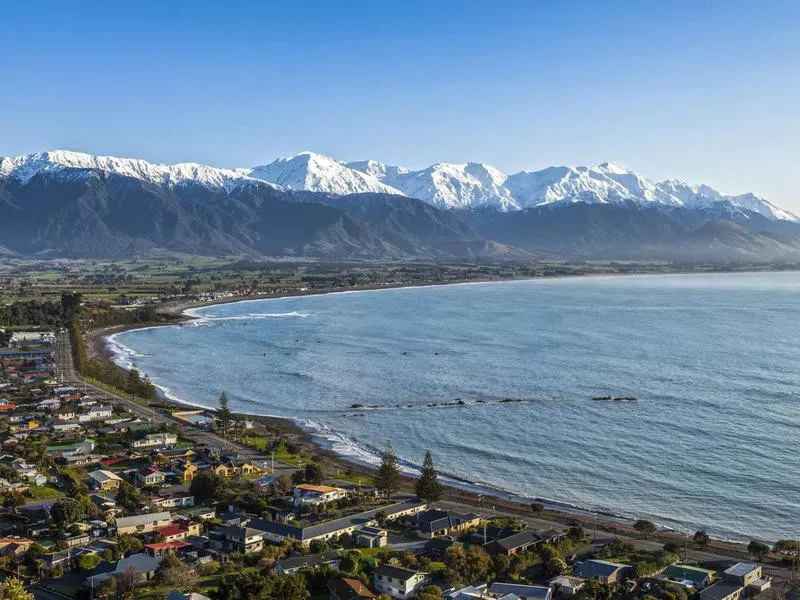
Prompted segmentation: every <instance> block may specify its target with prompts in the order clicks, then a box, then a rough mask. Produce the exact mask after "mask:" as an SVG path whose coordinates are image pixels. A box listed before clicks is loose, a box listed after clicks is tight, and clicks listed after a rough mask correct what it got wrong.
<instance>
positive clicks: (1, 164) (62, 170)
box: [0, 150, 274, 190]
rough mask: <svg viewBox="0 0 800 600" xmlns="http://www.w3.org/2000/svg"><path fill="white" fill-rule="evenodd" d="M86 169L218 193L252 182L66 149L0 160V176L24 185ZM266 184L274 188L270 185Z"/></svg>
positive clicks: (236, 173) (240, 175)
mask: <svg viewBox="0 0 800 600" xmlns="http://www.w3.org/2000/svg"><path fill="white" fill-rule="evenodd" d="M86 170H100V171H106V172H109V173H115V174H117V175H123V176H126V177H133V178H136V179H140V180H142V181H147V182H149V183H154V184H158V185H184V184H187V183H198V184H201V185H203V186H205V187H208V188H212V189H221V190H230V189H231V188H232V187H235V186H239V185H242V184H243V183H246V182H248V181H249V182H255V181H256V180H255V179H252V178H250V177H248V176H247V173H248V171H249V169H218V168H216V167H209V166H206V165H200V164H196V163H180V164H175V165H160V164H153V163H149V162H147V161H146V160H141V159H137V158H117V157H114V156H96V155H93V154H84V153H83V152H70V151H67V150H53V151H51V152H37V153H34V154H27V155H25V156H10V157H0V177H11V178H14V179H16V180H18V181H19V182H21V183H27V182H28V181H30V180H31V179H32V178H33V177H35V176H36V175H39V174H46V175H52V176H56V177H80V176H82V175H83V173H82V172H84V171H86ZM270 185H273V187H274V184H270Z"/></svg>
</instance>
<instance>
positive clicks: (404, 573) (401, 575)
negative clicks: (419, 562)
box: [373, 565, 417, 581]
mask: <svg viewBox="0 0 800 600" xmlns="http://www.w3.org/2000/svg"><path fill="white" fill-rule="evenodd" d="M373 573H374V574H375V575H383V576H385V577H393V578H394V579H400V580H401V581H408V580H409V579H411V578H412V577H413V576H414V575H416V574H417V571H414V570H412V569H404V568H403V567H395V566H393V565H381V566H380V567H378V568H377V569H375V570H374V571H373Z"/></svg>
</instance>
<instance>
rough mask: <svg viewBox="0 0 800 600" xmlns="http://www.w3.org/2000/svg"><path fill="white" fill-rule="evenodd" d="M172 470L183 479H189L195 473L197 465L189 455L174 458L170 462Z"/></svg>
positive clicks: (192, 477)
mask: <svg viewBox="0 0 800 600" xmlns="http://www.w3.org/2000/svg"><path fill="white" fill-rule="evenodd" d="M172 471H173V472H174V473H175V475H176V476H177V477H178V478H179V479H182V480H183V481H191V480H192V479H194V477H195V475H197V471H198V468H197V465H196V464H194V463H193V462H192V461H191V459H190V458H189V457H186V458H184V459H179V460H176V461H174V462H173V463H172Z"/></svg>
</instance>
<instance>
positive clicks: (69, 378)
mask: <svg viewBox="0 0 800 600" xmlns="http://www.w3.org/2000/svg"><path fill="white" fill-rule="evenodd" d="M55 359H56V367H57V375H58V376H59V377H60V379H61V381H62V382H63V384H64V385H74V386H76V387H79V388H81V389H85V390H86V391H87V392H89V393H93V394H96V395H97V396H99V397H102V398H106V399H109V400H110V401H111V402H113V403H114V404H116V405H120V406H123V407H125V409H127V410H128V411H130V412H131V413H133V414H134V415H136V416H138V417H140V418H142V419H145V420H150V421H152V422H154V423H165V424H178V425H181V426H182V427H183V429H184V432H185V434H186V436H187V437H189V438H190V439H192V440H194V441H195V442H197V443H198V444H203V445H206V446H210V447H217V448H221V449H229V450H232V451H235V452H237V453H238V454H239V455H240V456H241V457H243V458H247V459H248V460H251V461H255V462H257V463H259V464H262V465H264V466H266V467H267V468H268V467H269V465H270V457H269V456H268V455H266V454H264V453H261V452H258V451H256V450H253V449H252V448H250V447H248V446H243V445H241V444H238V443H235V442H231V441H229V440H225V439H223V438H222V437H221V436H219V435H217V434H215V433H212V432H210V431H206V430H203V429H200V428H198V427H194V426H191V425H188V424H187V423H185V422H184V421H180V420H178V419H176V418H174V417H172V416H171V415H169V414H165V413H161V412H159V411H157V410H153V409H150V408H147V407H145V406H142V405H141V404H137V403H136V402H134V401H133V400H131V399H130V398H127V397H124V396H119V395H116V394H111V393H109V392H107V391H106V390H104V389H102V388H99V387H97V386H94V385H92V384H90V383H87V382H86V381H85V380H83V379H82V378H81V377H80V376H79V374H78V373H77V371H76V370H75V367H74V364H73V360H72V351H71V342H70V338H69V334H68V333H66V332H62V333H59V334H58V336H57V339H56V357H55ZM295 470H296V467H294V466H292V465H289V464H288V463H284V462H281V461H277V460H276V461H275V475H279V476H280V475H291V474H292V473H293V472H294V471H295ZM487 502H490V501H489V500H487ZM438 505H439V506H440V507H441V508H444V509H450V510H453V511H457V512H468V511H474V512H478V513H484V514H486V515H487V516H489V515H491V516H496V517H500V518H504V517H517V518H521V519H522V520H523V521H525V522H526V523H527V524H528V527H529V528H531V529H549V528H551V527H554V526H555V527H560V528H564V527H566V526H567V524H566V523H562V522H557V521H553V520H548V519H542V518H536V517H534V516H532V515H530V514H529V513H525V512H523V511H512V510H490V509H489V508H487V507H486V506H478V505H476V504H470V503H465V502H452V501H442V502H439V503H438ZM584 529H586V528H584ZM587 533H593V532H587ZM597 536H598V538H597V542H598V543H606V542H608V541H610V540H611V538H610V537H609V534H607V533H605V532H602V531H598V532H597ZM614 537H617V538H619V539H620V540H622V541H625V542H630V543H632V544H633V545H634V546H635V547H636V548H637V549H640V550H645V551H655V550H661V549H662V548H663V545H664V542H663V540H661V541H660V540H653V539H650V540H645V539H641V538H638V537H633V536H626V535H615V536H614ZM394 545H395V546H398V545H399V547H403V546H404V544H402V542H400V540H396V541H395V544H394ZM415 547H416V543H409V544H408V546H407V549H410V550H411V549H414V548H415ZM592 549H596V546H595V545H589V546H586V547H584V548H581V550H580V551H581V552H582V553H588V552H589V551H590V550H592ZM747 559H748V557H747V556H746V555H743V554H737V555H732V554H726V553H725V552H722V551H718V550H716V549H706V550H699V549H697V548H696V547H691V545H690V546H689V547H688V549H687V560H688V561H689V562H693V563H706V564H715V565H718V566H724V565H727V564H732V563H734V562H736V561H740V560H747ZM765 572H766V574H767V575H771V576H773V577H774V578H775V580H776V581H781V580H783V581H785V580H786V579H788V577H789V570H788V569H786V568H784V567H782V566H780V565H779V564H777V563H774V564H771V565H768V566H766V567H765Z"/></svg>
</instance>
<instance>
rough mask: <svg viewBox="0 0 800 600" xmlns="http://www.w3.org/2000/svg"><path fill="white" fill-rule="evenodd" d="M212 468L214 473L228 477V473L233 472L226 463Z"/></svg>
mask: <svg viewBox="0 0 800 600" xmlns="http://www.w3.org/2000/svg"><path fill="white" fill-rule="evenodd" d="M211 470H212V471H214V473H216V474H217V475H219V476H220V477H227V476H228V475H230V474H231V473H230V470H229V469H228V467H226V466H225V465H221V464H220V465H215V466H213V467H211Z"/></svg>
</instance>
